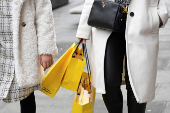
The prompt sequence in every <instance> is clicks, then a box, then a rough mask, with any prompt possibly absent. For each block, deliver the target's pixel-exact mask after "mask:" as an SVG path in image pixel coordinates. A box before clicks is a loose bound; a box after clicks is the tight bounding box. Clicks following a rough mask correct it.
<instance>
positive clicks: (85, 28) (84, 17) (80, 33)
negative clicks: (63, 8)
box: [76, 0, 94, 39]
mask: <svg viewBox="0 0 170 113" xmlns="http://www.w3.org/2000/svg"><path fill="white" fill-rule="evenodd" d="M93 1H94V0H85V3H84V7H83V11H82V14H81V17H80V22H79V26H78V30H77V34H76V37H77V38H84V39H90V34H91V26H89V25H88V24H87V21H88V18H89V14H90V11H91V7H92V4H93Z"/></svg>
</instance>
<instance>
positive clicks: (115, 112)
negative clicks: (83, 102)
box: [102, 94, 123, 113]
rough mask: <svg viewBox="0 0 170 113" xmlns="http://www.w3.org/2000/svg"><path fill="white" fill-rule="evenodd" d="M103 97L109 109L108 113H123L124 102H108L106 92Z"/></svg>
mask: <svg viewBox="0 0 170 113" xmlns="http://www.w3.org/2000/svg"><path fill="white" fill-rule="evenodd" d="M102 97H103V101H104V103H105V106H106V108H107V110H108V113H123V102H122V103H119V104H114V102H112V104H111V103H110V102H109V104H108V99H107V96H106V95H105V94H103V95H102ZM110 101H111V100H110Z"/></svg>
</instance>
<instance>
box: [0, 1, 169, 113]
mask: <svg viewBox="0 0 170 113" xmlns="http://www.w3.org/2000/svg"><path fill="white" fill-rule="evenodd" d="M83 2H84V0H69V4H68V5H65V6H63V7H60V8H57V9H55V10H53V13H54V19H55V29H56V34H57V45H58V48H59V54H58V55H56V56H54V61H57V60H58V58H59V57H60V56H61V55H62V54H63V53H64V52H65V51H66V50H67V49H68V48H69V47H70V46H71V45H72V43H73V42H77V41H78V40H77V39H76V38H75V35H76V30H77V26H78V22H79V18H80V15H79V14H70V13H69V10H70V9H72V8H74V7H76V6H78V5H81V4H82V3H83ZM89 42H90V41H88V42H87V46H88V52H89V54H90V43H89ZM47 71H48V70H47ZM47 71H46V72H47ZM122 92H123V96H124V109H123V111H124V112H123V113H128V112H127V99H126V98H127V96H126V86H124V85H123V86H122ZM35 96H36V103H37V113H71V112H72V101H73V99H74V92H72V91H69V90H66V89H63V88H60V90H59V91H58V93H57V94H56V96H55V98H53V99H52V98H50V97H48V96H46V95H45V94H43V93H41V92H40V91H36V92H35ZM0 113H20V103H19V102H15V103H10V104H7V103H4V102H2V101H1V102H0ZM95 113H108V112H107V110H106V107H105V105H104V103H103V100H102V97H101V94H97V95H96V104H95ZM146 113H170V22H169V23H168V24H167V26H166V27H165V28H163V29H160V51H159V58H158V75H157V84H156V98H155V100H153V101H152V102H149V103H148V105H147V109H146Z"/></svg>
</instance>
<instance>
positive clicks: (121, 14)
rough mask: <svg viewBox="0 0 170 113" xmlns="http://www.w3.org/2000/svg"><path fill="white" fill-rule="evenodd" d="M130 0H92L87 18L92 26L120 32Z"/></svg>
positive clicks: (122, 28)
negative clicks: (114, 0)
mask: <svg viewBox="0 0 170 113" xmlns="http://www.w3.org/2000/svg"><path fill="white" fill-rule="evenodd" d="M129 4H130V0H127V1H126V2H125V1H123V0H121V1H120V0H116V2H113V1H108V0H94V3H93V6H92V8H91V12H90V15H89V19H88V25H89V26H92V27H97V28H102V29H107V30H112V31H114V32H122V31H123V30H124V29H125V25H126V17H127V13H128V6H129Z"/></svg>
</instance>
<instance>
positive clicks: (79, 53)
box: [61, 48, 86, 91]
mask: <svg viewBox="0 0 170 113" xmlns="http://www.w3.org/2000/svg"><path fill="white" fill-rule="evenodd" d="M85 63H86V62H85V59H84V56H83V50H82V49H79V48H78V49H77V50H76V52H75V53H74V54H73V57H72V58H71V61H70V63H69V65H68V67H67V71H66V73H65V75H64V79H63V81H62V84H61V87H63V88H65V89H68V90H71V91H77V88H78V85H79V82H80V79H81V75H82V72H83V69H84V66H85Z"/></svg>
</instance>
